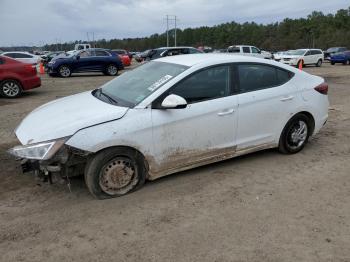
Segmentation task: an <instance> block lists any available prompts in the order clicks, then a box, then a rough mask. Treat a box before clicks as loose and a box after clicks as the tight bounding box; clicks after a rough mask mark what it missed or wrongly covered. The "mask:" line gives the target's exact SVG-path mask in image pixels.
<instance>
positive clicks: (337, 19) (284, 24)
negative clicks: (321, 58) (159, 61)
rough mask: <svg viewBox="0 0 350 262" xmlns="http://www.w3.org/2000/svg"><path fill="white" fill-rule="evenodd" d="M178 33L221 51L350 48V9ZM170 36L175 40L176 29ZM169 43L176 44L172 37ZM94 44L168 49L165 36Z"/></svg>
mask: <svg viewBox="0 0 350 262" xmlns="http://www.w3.org/2000/svg"><path fill="white" fill-rule="evenodd" d="M176 34H177V45H178V46H180V45H182V46H194V47H198V46H211V47H213V48H217V49H221V48H227V47H228V46H230V45H235V44H247V45H254V46H257V47H259V48H261V49H264V50H270V51H277V50H289V49H297V48H312V47H315V48H321V49H327V48H328V47H331V46H345V47H348V48H350V7H349V8H348V9H340V10H338V11H337V12H336V13H335V14H324V13H322V12H317V11H314V12H312V13H311V14H310V15H308V16H307V18H298V19H290V18H286V19H284V20H283V21H281V22H277V23H270V24H257V23H255V22H249V23H248V22H246V23H243V24H240V23H236V22H230V23H224V24H220V25H216V26H212V27H209V26H202V27H198V28H186V29H183V30H181V29H177V31H176ZM169 35H170V36H171V37H173V35H174V30H171V31H170V32H169ZM83 42H84V41H75V42H70V43H64V44H58V45H57V44H51V45H45V46H44V47H43V49H44V50H52V51H53V50H71V49H74V45H75V44H77V43H83ZM170 43H174V41H173V38H171V39H170ZM94 44H95V46H96V47H101V48H108V49H126V50H129V51H143V50H146V49H151V48H157V47H161V46H166V33H163V34H153V35H151V36H149V37H144V38H126V39H110V40H106V39H101V40H98V41H95V43H94Z"/></svg>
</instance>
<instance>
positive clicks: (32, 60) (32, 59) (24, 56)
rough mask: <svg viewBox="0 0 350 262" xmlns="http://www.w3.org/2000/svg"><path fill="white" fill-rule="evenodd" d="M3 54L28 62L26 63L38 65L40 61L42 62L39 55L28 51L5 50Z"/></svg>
mask: <svg viewBox="0 0 350 262" xmlns="http://www.w3.org/2000/svg"><path fill="white" fill-rule="evenodd" d="M1 55H4V56H7V57H11V58H13V59H16V60H18V61H20V62H22V63H26V64H32V65H36V64H38V63H40V61H41V57H40V56H37V55H33V54H31V53H28V52H17V51H14V52H4V53H2V54H1Z"/></svg>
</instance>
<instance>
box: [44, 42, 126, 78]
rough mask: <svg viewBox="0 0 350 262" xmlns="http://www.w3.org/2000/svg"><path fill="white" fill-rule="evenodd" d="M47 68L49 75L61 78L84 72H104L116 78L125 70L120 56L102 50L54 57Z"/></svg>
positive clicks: (88, 50) (81, 51)
mask: <svg viewBox="0 0 350 262" xmlns="http://www.w3.org/2000/svg"><path fill="white" fill-rule="evenodd" d="M47 67H48V73H49V75H51V76H55V75H58V76H61V77H69V76H71V74H72V73H82V72H102V73H104V74H105V75H110V76H115V75H117V74H118V71H119V70H122V69H124V66H123V63H122V61H121V60H120V58H119V56H118V55H112V54H111V53H110V52H108V50H105V49H101V48H90V49H86V50H79V51H76V52H74V53H72V54H70V55H69V56H67V57H61V56H57V57H54V58H53V59H52V60H51V61H50V62H49V63H48V66H47Z"/></svg>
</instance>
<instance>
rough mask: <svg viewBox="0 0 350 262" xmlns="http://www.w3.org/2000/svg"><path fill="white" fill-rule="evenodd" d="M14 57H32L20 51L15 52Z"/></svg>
mask: <svg viewBox="0 0 350 262" xmlns="http://www.w3.org/2000/svg"><path fill="white" fill-rule="evenodd" d="M15 58H32V56H31V55H27V54H22V53H15Z"/></svg>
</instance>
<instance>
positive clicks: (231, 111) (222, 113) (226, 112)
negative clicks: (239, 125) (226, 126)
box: [218, 108, 235, 116]
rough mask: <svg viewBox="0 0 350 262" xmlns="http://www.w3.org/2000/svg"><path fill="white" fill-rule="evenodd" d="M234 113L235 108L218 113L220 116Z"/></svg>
mask: <svg viewBox="0 0 350 262" xmlns="http://www.w3.org/2000/svg"><path fill="white" fill-rule="evenodd" d="M233 112H235V110H234V109H233V108H231V109H228V110H225V111H222V112H219V113H218V116H225V115H230V114H232V113H233Z"/></svg>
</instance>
